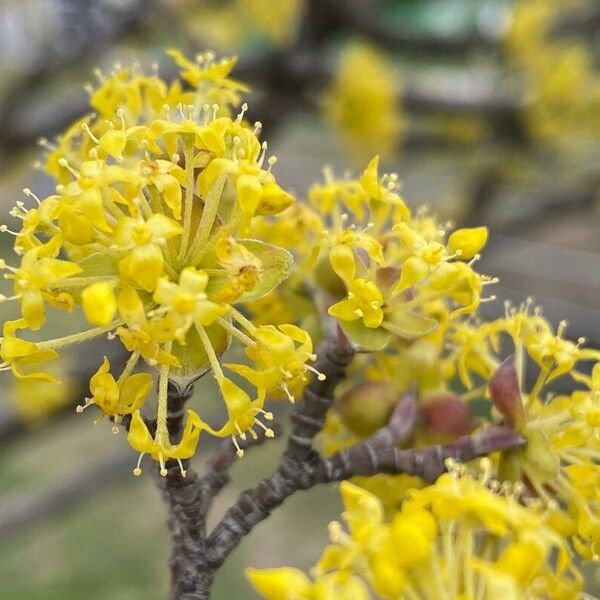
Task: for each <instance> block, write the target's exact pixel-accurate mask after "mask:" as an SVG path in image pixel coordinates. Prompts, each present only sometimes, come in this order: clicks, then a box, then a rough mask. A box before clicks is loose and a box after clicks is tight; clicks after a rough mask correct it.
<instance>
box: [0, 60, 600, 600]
mask: <svg viewBox="0 0 600 600" xmlns="http://www.w3.org/2000/svg"><path fill="white" fill-rule="evenodd" d="M170 54H171V56H172V57H173V58H174V59H175V61H176V62H177V64H178V65H179V66H180V67H181V74H180V75H181V79H180V80H177V81H175V82H174V83H172V84H170V85H167V84H166V83H165V82H163V81H162V80H161V79H160V78H159V77H158V76H157V75H145V74H143V73H142V72H140V71H139V70H138V69H132V70H126V69H122V68H120V67H119V68H116V70H115V71H114V72H112V73H111V74H109V75H106V76H105V75H102V74H99V79H100V82H99V85H98V86H97V87H96V88H90V90H89V91H90V94H91V100H90V103H91V106H92V108H93V109H94V110H95V113H94V114H91V115H88V116H86V117H84V118H83V119H81V120H80V121H78V122H77V123H75V124H74V125H73V126H72V127H70V128H69V129H68V130H67V131H66V132H65V133H64V135H63V136H62V137H60V138H59V140H58V141H57V143H56V144H50V143H49V142H45V145H46V147H47V149H48V152H49V154H48V157H47V161H46V170H47V171H48V173H49V174H51V175H52V176H53V177H54V178H55V179H56V181H57V185H56V193H55V194H53V195H51V196H49V197H47V198H44V199H39V198H37V196H35V195H34V194H33V193H32V192H31V191H29V190H26V191H25V193H26V195H27V196H28V197H29V198H31V199H32V203H33V204H34V205H33V206H31V207H26V206H25V203H24V202H18V203H17V205H16V207H15V208H14V209H13V210H12V211H11V214H12V216H13V217H14V218H15V219H18V220H20V221H21V226H20V228H18V229H16V230H15V231H12V230H9V228H8V227H7V226H2V227H1V229H2V230H3V231H5V232H7V233H11V234H12V235H14V236H15V243H14V251H15V254H16V256H17V257H18V260H19V264H18V265H16V266H11V265H9V264H8V263H5V262H3V263H2V268H3V270H4V271H5V278H6V279H8V280H9V281H11V282H12V284H13V288H14V289H13V292H12V295H11V296H8V297H7V296H2V300H3V301H7V300H11V299H12V300H16V301H17V302H18V303H19V305H20V312H21V314H20V317H19V318H17V319H15V320H11V321H7V322H5V323H4V327H3V338H2V341H1V345H0V357H1V358H2V361H3V362H2V363H1V365H0V369H2V370H11V371H12V372H13V374H14V375H15V376H16V377H17V378H18V379H19V380H23V381H26V382H28V381H32V380H33V381H45V382H53V381H57V380H56V378H55V376H54V375H52V374H51V372H52V371H51V369H48V368H47V367H46V366H45V365H44V363H47V362H49V361H52V360H53V359H56V358H57V357H58V351H59V350H61V349H64V348H67V347H70V346H73V345H74V344H78V343H80V342H85V341H87V340H90V339H93V338H98V337H100V336H103V335H104V336H108V337H109V338H110V339H116V340H118V341H119V342H120V343H121V345H122V346H123V348H124V349H125V350H126V351H127V356H128V358H127V360H126V361H124V366H123V367H122V368H120V369H118V371H120V372H118V373H115V367H114V366H113V365H111V364H110V361H109V360H108V359H107V358H106V357H105V358H104V359H103V360H101V361H100V360H99V361H98V362H99V363H100V364H99V367H98V369H97V371H96V373H95V374H94V375H93V376H92V377H91V380H90V382H89V389H90V395H89V397H88V398H87V399H86V400H85V402H84V403H83V404H81V405H80V406H79V407H78V411H79V412H83V411H84V409H86V408H87V407H90V406H95V407H96V408H97V409H98V410H99V411H101V416H108V417H109V418H110V419H111V420H112V422H113V430H118V425H119V424H120V423H121V422H123V421H124V420H125V421H126V422H127V423H126V424H127V425H128V427H129V433H128V440H129V443H130V444H131V446H132V447H133V448H134V449H136V450H137V451H138V452H140V454H141V456H140V460H141V457H142V456H144V455H145V454H149V455H150V456H151V457H152V458H153V459H154V460H156V461H158V462H159V463H160V465H161V472H162V473H163V474H166V468H165V462H166V461H167V460H169V459H171V460H177V461H179V462H180V466H181V470H182V472H183V473H184V474H185V471H184V469H183V464H182V463H181V461H182V460H185V459H188V458H191V457H192V456H193V455H194V453H195V451H196V447H197V444H198V441H199V437H200V434H201V432H203V431H204V432H206V433H208V434H210V435H213V436H217V437H231V439H232V441H233V444H234V446H235V448H236V450H237V453H238V455H239V456H242V455H243V450H242V449H241V448H240V446H239V441H238V440H239V439H245V438H246V436H247V435H250V436H253V437H256V436H257V435H258V433H257V431H256V429H257V428H259V429H262V430H263V433H264V435H265V436H266V437H272V436H273V431H272V429H271V428H269V427H268V424H265V421H269V420H271V419H272V418H273V415H272V413H271V412H269V411H268V410H266V409H265V402H266V400H267V397H268V398H269V399H273V398H276V397H281V398H288V399H289V400H290V401H292V402H293V401H294V400H295V398H296V397H297V396H298V395H299V394H301V393H302V390H303V388H304V386H305V385H306V383H307V381H308V378H309V375H310V373H311V372H312V373H313V374H314V375H315V376H317V377H319V378H322V377H323V375H321V374H320V373H318V372H317V371H315V369H314V368H313V367H312V366H311V365H310V363H311V362H312V361H314V360H315V358H316V356H315V354H314V352H313V340H314V341H318V340H319V339H322V338H324V337H326V336H331V335H339V332H340V331H341V332H342V333H343V334H344V335H345V336H346V337H347V339H348V340H349V341H350V342H351V343H352V345H353V346H354V348H355V349H356V350H357V355H356V357H355V359H354V360H353V362H352V363H351V365H350V367H349V372H348V377H347V379H346V380H345V381H343V382H342V383H341V384H340V385H339V386H338V389H337V390H336V399H335V403H334V407H333V409H332V410H331V411H329V414H328V415H327V421H326V424H325V429H324V431H323V433H322V435H321V443H322V446H323V448H324V450H325V452H326V453H329V452H333V451H335V450H337V449H339V448H343V447H347V446H351V445H353V444H355V443H356V442H359V441H361V440H363V439H365V438H368V437H369V436H370V435H371V434H373V433H374V432H375V431H377V430H378V429H380V428H381V427H383V426H385V425H386V424H387V423H388V421H389V418H390V415H391V414H392V411H393V410H394V408H395V406H396V405H397V404H398V403H399V401H400V400H401V399H402V397H403V396H404V394H405V393H406V392H408V391H409V390H414V391H415V393H416V396H417V400H418V405H419V419H418V423H417V426H416V429H415V431H414V435H413V437H412V438H411V439H410V440H408V441H407V442H406V444H407V445H408V446H410V447H414V448H419V447H422V446H425V445H429V444H431V443H438V442H439V443H445V442H450V441H453V440H455V439H456V438H458V437H460V436H462V435H465V434H469V433H471V432H473V431H475V430H476V429H477V428H479V427H482V426H487V425H488V424H505V425H507V426H510V427H512V428H514V429H515V430H516V431H517V432H519V434H520V435H521V436H522V438H523V439H524V440H525V444H524V446H523V447H522V448H520V449H518V450H514V451H511V452H506V453H503V454H501V455H494V456H492V457H491V459H490V460H489V461H485V462H484V465H483V467H481V470H482V471H483V474H482V475H481V476H480V477H479V478H474V477H473V476H472V475H470V474H469V473H466V472H465V470H464V468H463V467H461V466H457V465H454V464H452V465H450V467H451V469H450V470H451V473H450V474H448V475H444V476H442V477H441V478H440V479H439V480H438V482H437V483H435V484H434V485H433V486H429V487H427V486H425V484H424V482H422V481H420V480H418V479H417V478H415V477H407V476H387V475H378V476H375V477H372V478H360V479H359V478H357V479H356V481H355V482H354V483H353V484H350V483H348V484H343V486H342V493H343V496H344V501H345V504H346V521H347V524H348V527H349V533H344V532H343V531H342V529H341V527H340V526H339V525H333V526H332V542H333V545H332V546H331V547H329V548H328V549H327V550H326V552H325V554H324V555H323V558H322V559H321V561H320V562H319V565H318V567H317V569H316V571H315V578H313V579H310V578H308V577H307V576H305V575H303V574H301V573H300V572H298V571H295V570H276V571H272V572H266V573H260V572H253V573H252V574H251V578H252V580H253V583H254V584H255V586H256V587H257V589H258V590H259V591H260V592H261V593H263V594H264V595H265V596H266V597H267V598H274V599H275V598H277V599H279V598H281V599H286V598H287V599H289V598H297V599H300V600H304V599H309V598H310V599H315V600H316V599H319V600H326V599H333V598H367V597H369V594H370V593H371V590H372V591H374V593H377V594H378V595H379V596H380V597H384V598H398V599H400V598H401V599H404V598H407V599H410V600H414V599H418V598H431V599H438V598H439V599H446V598H448V599H459V598H460V599H464V600H467V599H469V600H480V599H492V598H499V597H502V598H508V599H509V600H510V599H512V598H514V599H515V600H516V599H523V598H527V599H529V598H531V599H536V598H540V599H541V598H557V599H558V598H560V599H570V598H575V597H579V596H577V594H578V593H579V591H578V590H579V589H580V588H581V582H580V579H581V577H580V574H579V572H578V571H577V570H576V569H575V567H574V566H573V565H572V562H571V561H572V556H573V555H574V554H575V553H578V554H579V555H581V557H583V558H584V559H589V558H594V559H595V558H597V557H598V555H600V520H599V519H598V510H599V509H600V506H599V504H600V503H599V500H598V482H599V481H600V467H599V466H598V464H597V463H598V461H599V460H600V442H599V440H600V435H599V430H598V427H599V426H600V411H599V409H598V400H599V397H600V363H599V362H598V361H600V351H597V350H594V349H590V348H586V347H585V341H584V340H579V341H578V342H577V343H574V342H571V341H569V340H567V339H565V338H564V337H563V334H564V329H565V324H564V323H562V324H560V325H559V327H558V329H556V330H555V329H554V328H553V327H552V325H551V324H550V323H549V322H548V321H547V320H546V319H545V318H544V317H543V316H542V314H541V312H540V311H539V310H538V309H532V307H531V303H530V302H526V303H524V304H523V305H522V306H520V307H518V308H513V307H512V306H510V305H507V307H506V312H505V315H504V316H503V317H501V318H498V319H496V320H493V321H489V322H484V321H481V320H480V319H479V318H478V317H477V316H476V315H475V313H476V311H477V309H478V307H479V305H480V304H481V303H482V302H484V301H486V300H490V299H493V296H486V295H485V293H484V290H485V289H486V286H488V285H489V284H493V283H495V282H496V279H495V278H492V277H489V276H486V275H483V274H481V273H479V272H478V270H477V269H476V266H477V261H478V259H479V252H480V251H481V250H482V249H483V248H484V246H485V244H486V242H487V236H488V232H487V229H486V228H485V227H474V228H467V229H454V227H453V226H452V224H450V223H446V224H441V223H440V222H439V221H438V220H437V219H436V218H435V216H434V215H432V214H430V213H428V212H427V211H426V210H419V211H417V212H416V213H413V212H411V210H410V209H409V208H408V206H407V205H406V204H405V202H404V200H403V199H402V197H401V196H400V194H399V184H398V180H397V176H396V175H394V174H381V173H380V172H379V161H378V158H377V157H375V158H373V159H372V160H371V161H370V162H369V163H368V165H367V166H366V168H365V169H364V171H363V172H362V174H361V175H360V176H359V177H358V178H353V177H351V176H350V175H345V176H343V177H336V176H335V174H334V173H333V172H332V171H331V169H327V168H326V169H325V170H324V181H322V182H321V183H317V184H314V185H313V186H312V187H311V188H310V189H309V191H308V198H307V200H306V201H305V202H296V203H294V198H293V197H292V196H291V195H290V194H289V193H288V192H286V191H285V190H283V189H282V188H281V187H280V186H279V184H278V183H277V181H276V179H275V177H274V175H273V173H272V166H273V165H274V163H275V159H274V158H273V157H270V158H267V156H266V150H267V145H266V143H265V142H261V141H260V140H259V134H260V130H261V125H260V123H254V124H249V123H248V122H247V121H246V119H245V112H246V110H247V107H246V105H245V104H243V105H242V106H241V108H240V110H239V112H238V113H237V114H236V116H233V117H232V116H230V112H231V111H232V109H236V108H237V107H238V106H239V105H240V104H241V97H240V94H241V93H242V92H244V91H245V86H243V85H242V84H241V83H239V82H237V81H235V80H233V79H231V78H230V77H229V74H230V71H231V70H232V68H233V66H234V64H235V60H234V59H227V60H223V61H215V58H214V56H212V55H211V54H205V55H202V56H199V57H197V59H196V60H194V61H192V60H188V59H187V58H186V57H184V56H183V55H182V54H181V53H179V52H177V51H171V52H170ZM48 307H51V308H54V309H58V310H62V311H67V312H70V311H72V310H73V309H75V307H79V308H80V309H81V312H82V315H83V316H84V317H85V319H86V321H87V322H88V323H89V324H90V326H91V327H90V328H88V329H86V330H84V331H82V332H79V333H74V334H71V335H67V336H64V337H60V338H55V339H50V340H48V339H46V340H43V341H34V340H37V338H36V334H35V333H34V334H33V335H30V332H37V331H38V330H41V329H42V328H43V326H44V324H45V321H46V310H47V308H48ZM232 342H235V343H236V344H239V346H240V347H241V348H243V350H244V354H245V360H244V362H243V363H230V362H224V358H223V355H224V353H225V352H226V351H227V349H228V348H229V346H230V344H231V343H232ZM507 342H508V343H510V344H512V348H511V349H510V350H509V351H507ZM507 356H508V358H506V357H507ZM586 361H588V362H589V361H594V366H593V367H592V368H591V369H587V370H586V369H585V368H582V367H580V363H584V362H586ZM43 365H44V366H43ZM584 367H585V365H584ZM208 372H211V373H212V375H213V377H214V379H215V381H216V384H217V387H218V390H219V396H220V397H221V398H222V399H223V401H224V405H225V409H226V412H227V416H226V418H225V420H224V422H223V423H222V424H220V426H213V425H210V424H209V423H208V422H206V420H205V419H203V418H202V417H201V416H200V415H199V414H198V413H197V412H195V411H194V410H192V409H190V410H188V414H187V420H186V422H185V428H184V432H183V435H182V437H181V440H180V441H178V442H177V443H172V441H171V439H170V435H169V431H168V423H167V412H168V411H167V404H168V393H169V386H171V387H172V388H175V389H178V390H179V391H181V392H186V391H187V390H188V389H189V387H190V386H191V384H192V383H193V382H194V381H195V380H197V379H198V378H199V377H201V376H202V375H204V374H206V373H208ZM566 375H569V376H570V377H571V379H572V383H573V384H574V386H575V387H576V388H577V389H576V390H575V391H573V392H572V393H570V394H562V395H552V393H551V391H550V390H549V384H551V383H552V382H553V381H554V380H556V379H557V378H560V377H565V376H566ZM155 378H156V379H157V381H158V386H157V387H158V399H157V403H156V411H155V415H156V419H155V420H156V428H154V426H153V424H152V421H153V420H154V419H150V418H148V419H144V418H142V415H141V412H140V410H141V409H142V407H144V410H145V411H147V408H148V407H147V405H148V404H149V402H148V401H147V399H148V396H149V395H150V392H151V390H152V387H153V382H154V379H155ZM145 405H146V406H145ZM471 468H472V469H477V468H479V467H478V466H477V465H474V466H472V467H471ZM140 472H141V470H140V465H139V463H138V466H137V467H136V469H135V470H134V473H136V474H139V473H140ZM500 481H502V482H504V483H502V484H501V483H498V482H500ZM406 549H409V550H410V551H407V550H406Z"/></svg>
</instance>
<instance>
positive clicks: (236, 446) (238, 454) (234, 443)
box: [231, 435, 244, 458]
mask: <svg viewBox="0 0 600 600" xmlns="http://www.w3.org/2000/svg"><path fill="white" fill-rule="evenodd" d="M231 440H232V441H233V445H234V446H235V453H236V455H237V457H238V458H242V456H244V451H243V450H242V449H241V448H240V445H239V444H238V442H237V440H236V439H235V436H234V435H232V436H231Z"/></svg>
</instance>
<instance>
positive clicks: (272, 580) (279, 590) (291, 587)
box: [246, 567, 312, 600]
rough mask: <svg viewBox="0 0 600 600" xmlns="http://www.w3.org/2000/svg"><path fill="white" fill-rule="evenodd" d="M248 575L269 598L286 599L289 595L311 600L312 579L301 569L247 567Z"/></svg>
mask: <svg viewBox="0 0 600 600" xmlns="http://www.w3.org/2000/svg"><path fill="white" fill-rule="evenodd" d="M246 577H248V579H249V580H250V583H251V584H252V585H253V586H254V589H255V590H256V591H257V592H258V593H259V594H261V595H262V596H263V598H266V599H267V600H285V599H286V598H289V597H295V598H297V599H298V600H309V598H310V597H311V593H310V592H311V587H312V585H311V581H310V579H309V578H308V576H307V575H306V574H304V573H303V572H302V571H300V570H299V569H294V568H291V567H281V568H280V569H261V570H258V569H246ZM292 594H293V596H292Z"/></svg>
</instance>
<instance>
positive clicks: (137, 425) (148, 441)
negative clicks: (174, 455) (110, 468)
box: [127, 410, 155, 452]
mask: <svg viewBox="0 0 600 600" xmlns="http://www.w3.org/2000/svg"><path fill="white" fill-rule="evenodd" d="M127 441H128V442H129V445H130V446H131V447H132V448H133V449H134V450H137V451H138V452H152V451H153V450H154V449H155V444H154V440H153V439H152V436H151V435H150V432H149V431H148V428H147V427H146V423H144V419H142V415H141V414H140V411H139V410H136V411H134V413H133V416H132V418H131V424H130V426H129V433H128V434H127Z"/></svg>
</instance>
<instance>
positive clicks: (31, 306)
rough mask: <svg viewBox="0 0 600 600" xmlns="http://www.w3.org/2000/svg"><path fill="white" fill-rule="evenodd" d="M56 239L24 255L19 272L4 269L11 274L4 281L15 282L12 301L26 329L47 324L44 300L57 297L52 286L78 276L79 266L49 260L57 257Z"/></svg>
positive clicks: (54, 259)
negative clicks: (16, 306)
mask: <svg viewBox="0 0 600 600" xmlns="http://www.w3.org/2000/svg"><path fill="white" fill-rule="evenodd" d="M55 239H56V241H57V243H54V241H51V242H48V244H45V245H41V246H36V247H35V248H32V249H31V250H28V251H27V252H26V253H25V254H24V255H23V257H22V259H21V266H20V267H19V268H18V269H14V268H12V267H7V266H6V265H4V267H5V268H7V269H8V270H9V271H11V273H10V274H8V275H7V277H8V278H10V279H14V291H15V297H16V298H18V299H19V301H20V302H21V314H22V316H23V318H24V319H25V321H26V322H27V326H28V327H29V328H31V329H33V330H36V329H39V328H40V327H41V326H42V325H43V324H44V321H45V320H46V312H45V309H44V299H49V298H50V297H52V296H56V293H55V292H54V291H52V286H57V285H58V284H59V282H61V281H62V280H64V279H66V278H68V277H70V276H72V275H77V274H78V273H81V267H80V266H79V265H77V264H75V263H72V262H70V261H66V260H60V259H57V258H53V257H51V256H53V255H54V256H55V255H56V254H58V251H59V249H60V240H59V238H55ZM50 246H53V247H52V248H51V247H50ZM47 253H50V256H47Z"/></svg>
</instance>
